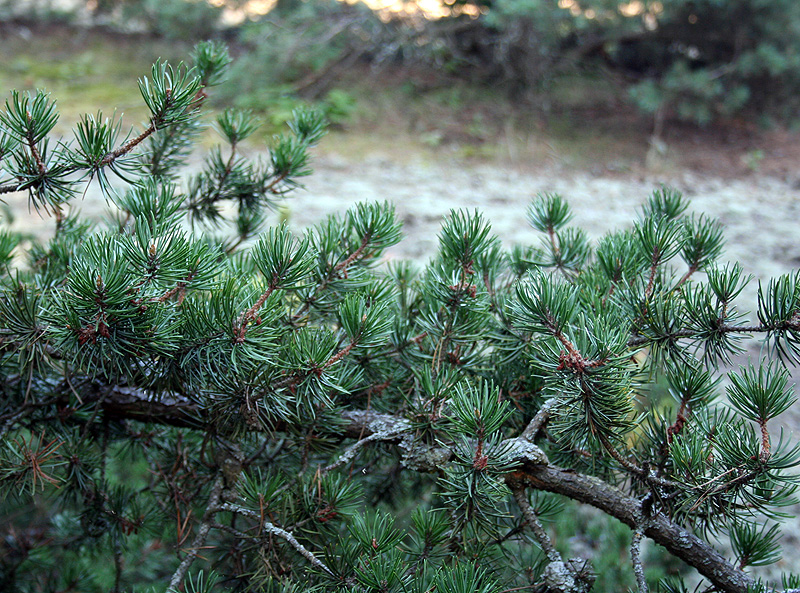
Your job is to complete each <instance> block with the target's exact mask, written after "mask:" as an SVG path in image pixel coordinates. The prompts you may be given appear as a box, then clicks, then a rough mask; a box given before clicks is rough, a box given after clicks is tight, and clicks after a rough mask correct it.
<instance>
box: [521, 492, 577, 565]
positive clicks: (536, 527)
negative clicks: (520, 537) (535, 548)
mask: <svg viewBox="0 0 800 593" xmlns="http://www.w3.org/2000/svg"><path fill="white" fill-rule="evenodd" d="M511 493H512V494H513V495H514V500H516V501H517V505H519V509H520V510H521V511H522V516H523V518H524V519H525V523H526V524H527V525H528V527H530V528H531V531H533V535H534V537H535V538H536V541H538V542H539V545H540V546H541V547H542V551H543V552H544V553H545V556H547V559H548V560H549V561H550V562H564V559H563V558H562V557H561V554H559V553H558V550H556V547H555V546H554V545H553V541H552V540H551V539H550V536H549V535H547V532H546V531H545V530H544V527H543V526H542V523H541V521H539V517H537V516H536V512H535V511H534V510H533V509H532V508H531V505H530V503H529V502H528V497H527V496H525V489H524V488H523V487H522V486H521V485H519V484H517V485H516V486H515V487H513V488H512V489H511Z"/></svg>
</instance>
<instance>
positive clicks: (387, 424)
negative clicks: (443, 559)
mask: <svg viewBox="0 0 800 593" xmlns="http://www.w3.org/2000/svg"><path fill="white" fill-rule="evenodd" d="M117 396H119V399H118V400H116V401H114V400H115V397H117ZM165 400H166V401H165ZM148 408H150V410H149V411H147V410H148ZM104 409H105V410H107V411H108V413H110V414H112V415H113V414H116V417H118V418H119V417H127V418H131V419H139V420H142V419H149V420H150V421H152V422H156V423H161V424H170V425H178V426H186V425H187V423H188V420H189V418H192V419H193V421H194V424H193V426H195V427H199V426H202V420H200V425H199V426H198V424H197V422H198V420H199V419H198V417H197V416H200V418H202V414H203V412H202V411H200V410H197V408H196V407H195V406H194V405H193V404H191V402H190V401H189V400H188V398H182V397H180V396H177V395H176V394H170V395H168V396H167V397H166V398H165V399H162V400H161V401H159V402H154V401H152V400H151V398H150V397H149V396H148V395H147V394H146V393H145V392H142V391H140V392H138V394H137V393H136V390H133V389H130V388H116V389H114V390H112V391H111V392H110V395H109V398H108V399H107V400H106V401H105V402H104ZM190 411H192V412H196V414H197V416H194V415H193V414H192V413H191V412H190ZM341 418H342V421H343V424H344V426H343V428H342V431H341V434H342V435H343V436H347V437H351V438H357V439H359V440H361V439H364V438H366V437H370V436H371V435H373V434H377V433H380V434H381V436H380V437H376V438H375V439H374V440H371V441H370V442H388V443H395V444H399V445H400V446H401V448H403V450H404V456H405V459H406V460H407V461H406V463H405V467H406V468H408V469H411V470H414V471H427V472H439V471H441V470H442V469H443V467H442V465H441V463H442V461H443V460H444V459H448V458H451V457H452V452H451V451H449V450H447V449H442V450H441V452H440V454H436V455H434V454H432V453H431V451H430V448H429V447H427V448H426V447H425V446H422V445H420V444H415V443H414V442H413V440H412V438H411V437H412V435H413V427H412V425H411V423H409V422H408V421H407V420H404V419H401V418H397V417H395V416H392V415H389V414H381V413H377V412H372V411H368V410H351V411H344V412H342V415H341ZM274 430H277V431H280V430H282V426H281V425H280V424H278V425H277V426H275V427H274ZM506 443H507V444H508V445H509V446H511V447H513V449H514V451H515V455H514V457H515V458H516V459H517V460H518V463H521V466H520V467H519V468H518V469H516V470H514V471H513V472H512V474H510V475H511V477H512V478H513V479H515V480H522V481H523V483H524V484H525V485H526V486H528V487H533V488H536V489H537V490H543V491H545V492H553V493H556V494H561V495H563V496H566V497H567V498H571V499H572V500H576V501H578V502H582V503H585V504H588V505H590V506H593V507H595V508H598V509H600V510H601V511H603V512H604V513H606V514H608V515H610V516H612V517H615V518H617V519H619V520H620V521H622V522H623V523H625V524H626V525H628V526H629V527H631V528H635V527H636V513H637V512H640V511H639V508H640V502H639V501H638V500H637V499H635V498H632V497H629V496H626V495H625V494H623V493H622V492H621V491H620V490H618V489H617V488H615V487H614V486H611V485H610V484H608V483H606V482H604V481H602V480H600V479H599V478H596V477H593V476H588V475H584V474H581V473H578V472H576V471H574V470H572V469H563V468H560V467H557V466H554V465H552V464H550V463H549V461H548V460H547V457H546V456H545V455H544V454H543V453H542V451H541V449H539V448H538V447H536V446H535V445H533V444H531V443H530V442H529V441H527V440H524V439H510V440H509V441H506ZM426 459H427V460H432V459H435V460H436V463H431V462H426V461H425V460H426ZM644 535H645V536H647V537H649V538H651V539H652V540H653V541H655V542H656V543H657V544H659V545H661V546H663V547H664V548H666V549H667V551H669V552H670V553H671V554H672V555H673V556H676V557H677V558H679V559H681V560H683V561H684V562H686V563H687V564H689V565H690V566H693V567H695V568H696V569H697V570H698V571H699V572H700V573H701V574H702V575H703V576H705V577H706V578H707V579H709V581H711V583H712V584H713V585H714V586H716V587H717V588H719V589H720V590H722V591H726V592H730V593H746V591H747V587H748V586H749V585H752V584H753V582H754V581H753V580H752V578H751V577H750V576H748V575H747V574H746V573H744V572H742V571H740V570H739V569H737V568H736V567H735V566H733V565H732V564H731V563H730V562H728V561H727V560H726V559H725V558H724V557H723V556H722V555H721V554H720V553H719V552H717V551H716V550H715V549H714V548H712V547H711V546H710V545H709V544H707V543H706V542H704V541H703V540H701V539H700V538H698V537H697V536H695V535H694V534H692V533H691V532H690V531H688V530H686V529H685V528H684V527H681V526H680V525H678V524H677V523H675V522H673V521H672V520H670V519H669V518H668V517H666V516H665V515H663V514H661V513H659V514H657V515H655V516H654V517H653V518H652V519H651V520H650V522H649V524H648V526H647V527H646V528H645V530H644Z"/></svg>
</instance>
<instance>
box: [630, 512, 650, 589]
mask: <svg viewBox="0 0 800 593" xmlns="http://www.w3.org/2000/svg"><path fill="white" fill-rule="evenodd" d="M635 521H636V525H635V526H634V528H633V536H632V537H631V563H632V564H633V573H634V574H635V575H636V585H637V586H638V587H639V593H649V591H650V589H649V588H648V586H647V580H645V578H644V565H643V564H642V558H641V551H642V549H641V548H642V538H643V537H644V527H645V521H646V519H645V517H644V514H643V513H642V511H641V509H639V510H638V511H637V512H636V513H635Z"/></svg>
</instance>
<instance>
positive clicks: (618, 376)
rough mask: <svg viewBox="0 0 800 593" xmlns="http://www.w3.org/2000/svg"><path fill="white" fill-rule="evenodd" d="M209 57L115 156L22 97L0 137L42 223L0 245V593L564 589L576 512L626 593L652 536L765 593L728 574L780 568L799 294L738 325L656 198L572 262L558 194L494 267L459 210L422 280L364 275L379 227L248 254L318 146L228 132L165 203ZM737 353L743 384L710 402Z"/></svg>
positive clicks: (401, 269)
mask: <svg viewBox="0 0 800 593" xmlns="http://www.w3.org/2000/svg"><path fill="white" fill-rule="evenodd" d="M229 61H230V60H229V58H228V54H227V51H226V50H225V49H224V48H223V47H221V46H218V45H216V44H212V43H204V44H201V45H199V46H198V47H197V48H196V50H195V52H194V55H193V65H192V66H191V67H186V66H183V65H179V66H177V67H173V66H171V65H169V64H166V63H161V62H159V63H157V64H156V65H155V66H154V67H153V70H152V73H151V75H150V76H149V77H146V78H142V80H141V81H140V84H139V86H140V89H141V93H142V97H143V99H144V101H145V103H146V104H147V106H148V107H149V109H150V112H151V115H150V119H149V121H148V122H146V124H145V125H144V128H143V131H142V132H140V133H136V132H131V133H129V134H128V135H126V136H123V134H122V132H121V130H122V122H120V121H119V120H117V119H114V118H103V116H102V115H101V114H97V115H96V116H85V117H84V118H82V119H81V120H80V121H79V122H78V123H77V125H76V126H75V131H74V138H73V139H72V140H57V139H55V138H54V137H53V135H52V130H53V128H54V126H55V124H56V122H57V119H58V112H57V111H56V108H55V105H54V102H53V100H52V99H51V98H50V97H49V96H48V95H46V94H43V93H36V94H23V93H12V94H11V96H10V98H9V99H8V100H7V102H6V106H5V110H4V111H3V112H2V114H0V159H1V160H2V167H3V178H2V179H0V193H10V192H15V191H25V192H27V193H28V195H29V197H30V204H31V207H32V208H34V209H36V210H37V211H39V212H47V213H50V214H51V215H52V216H53V217H55V220H56V230H55V236H54V237H53V238H52V239H51V240H50V241H49V242H47V243H46V244H41V245H39V244H34V245H33V246H31V247H30V248H29V249H27V251H26V248H25V245H26V243H25V240H26V239H25V238H24V237H22V236H20V235H19V234H15V233H13V232H10V231H8V230H5V231H3V232H2V234H0V260H2V263H3V265H2V269H0V272H2V293H1V295H0V372H1V373H2V383H0V389H1V390H2V400H0V435H2V442H0V489H2V495H3V502H2V503H0V513H2V517H3V521H2V527H0V529H2V532H3V533H2V535H3V539H2V543H0V546H1V547H2V554H0V583H2V584H1V585H0V589H2V590H3V591H24V592H28V591H31V592H33V591H42V592H44V591H48V592H49V591H101V590H102V591H107V590H113V591H164V590H167V589H168V590H170V591H191V592H198V593H199V592H211V591H227V590H231V591H268V592H273V591H275V592H278V591H284V592H290V591H296V592H300V591H310V592H311V591H313V592H334V591H353V592H390V591H404V592H405V591H408V592H418V593H423V592H437V593H471V592H482V593H483V592H485V593H499V592H501V591H504V592H507V591H537V592H579V591H589V590H591V589H592V586H593V583H594V582H595V578H596V577H597V575H596V573H595V571H594V568H593V567H592V564H591V562H589V559H588V558H582V557H570V556H569V552H568V547H567V546H565V544H564V542H561V541H558V540H557V539H556V538H554V531H553V528H552V525H549V524H548V523H547V521H548V520H549V518H551V517H553V516H556V517H558V516H559V515H563V514H564V513H566V512H568V511H567V510H565V506H564V505H565V504H574V502H572V501H576V502H577V503H582V504H584V505H588V506H591V507H594V508H595V509H598V510H599V512H601V513H604V514H606V515H608V516H610V517H613V518H615V519H617V520H619V521H620V522H622V523H623V524H625V525H627V526H628V527H629V528H630V536H629V543H628V545H627V547H628V552H627V554H628V555H629V558H630V566H631V567H632V571H633V575H634V576H635V587H636V590H638V591H639V592H640V593H641V592H644V591H648V590H649V587H651V586H653V583H648V579H647V578H646V575H645V568H646V563H647V562H646V559H645V558H644V557H643V554H642V549H641V546H642V542H643V541H644V540H645V539H649V540H652V541H654V542H655V543H656V544H658V545H659V546H661V547H663V548H664V549H665V550H666V552H667V553H668V554H669V555H672V556H674V557H676V558H677V559H679V560H680V561H682V562H683V563H684V564H685V565H686V566H687V567H693V568H695V569H696V570H697V571H698V572H699V574H700V575H701V576H702V578H703V579H704V580H705V582H706V584H707V585H708V587H709V588H708V589H706V590H713V591H725V592H736V593H744V592H745V591H768V590H769V591H772V590H775V587H776V586H778V585H776V584H766V583H763V582H761V581H759V580H758V579H756V578H755V577H754V576H752V574H751V573H750V572H749V569H750V567H753V566H762V565H768V564H774V563H775V562H776V561H777V560H779V558H780V556H781V550H780V541H779V539H780V536H781V526H780V522H781V519H782V518H783V517H784V516H785V513H784V511H785V508H786V506H787V505H789V504H791V503H792V502H793V501H794V498H793V494H794V491H795V488H796V473H795V472H796V467H797V466H798V463H800V448H798V446H797V445H794V444H792V443H791V442H790V441H789V438H788V437H786V436H785V435H783V434H780V435H778V436H777V438H776V435H775V431H774V426H775V418H776V417H777V416H779V415H780V414H781V413H782V412H784V411H786V410H787V409H788V408H789V407H790V406H791V405H792V404H793V403H794V401H795V398H794V395H793V394H792V391H791V389H790V387H789V382H788V379H789V375H788V372H787V370H786V367H785V364H786V363H787V362H790V361H792V362H796V361H797V359H798V357H799V356H800V276H798V275H797V274H791V275H787V276H783V277H781V278H778V279H776V280H773V281H771V282H769V283H767V284H763V285H760V286H759V291H758V302H757V303H756V312H755V316H754V317H753V319H752V320H751V317H752V316H751V315H749V314H748V313H747V312H745V310H744V309H742V308H740V305H739V303H738V301H737V297H738V296H739V294H740V293H741V292H742V290H743V288H744V287H745V285H746V284H747V283H748V282H749V281H750V279H749V278H748V277H747V276H746V275H745V272H744V271H743V270H742V269H741V267H740V266H739V265H735V264H734V265H719V264H718V263H716V262H717V259H718V258H719V256H720V254H721V252H722V247H723V237H722V228H721V226H720V225H719V224H718V223H716V222H714V221H713V220H710V219H708V218H706V217H703V216H700V217H698V216H688V215H687V214H686V211H687V207H688V204H687V202H686V200H685V199H684V198H683V197H682V196H681V195H680V194H679V193H678V192H676V191H673V190H670V189H668V188H661V189H658V190H656V191H655V192H654V193H653V194H652V195H651V196H650V198H649V199H648V200H647V202H646V204H645V205H644V207H643V209H642V211H641V213H639V215H638V218H637V219H636V220H635V222H634V223H633V226H632V228H630V229H626V230H621V231H618V232H615V233H613V234H610V235H608V236H606V237H604V238H603V239H602V240H600V241H599V242H598V243H597V244H596V245H592V244H590V242H589V241H588V240H587V238H586V236H585V235H584V234H583V233H582V232H581V231H580V230H577V229H574V228H571V227H569V226H568V224H569V221H570V218H571V212H570V209H569V207H568V205H567V203H566V202H565V201H564V200H563V199H562V198H561V197H560V196H558V195H540V196H538V197H537V198H536V199H535V200H534V201H533V203H532V204H531V206H530V209H529V211H528V219H529V221H530V223H531V225H532V226H533V227H534V228H535V229H536V230H538V231H540V232H541V234H542V242H541V244H540V245H538V246H527V247H516V248H514V249H512V250H510V251H507V250H505V249H503V247H502V246H501V244H500V241H499V239H498V238H497V237H495V236H494V235H493V234H492V233H491V228H490V225H489V223H488V222H487V220H486V219H485V218H484V217H483V216H482V215H481V214H479V213H477V212H467V211H454V212H452V213H451V214H450V216H449V217H448V218H447V219H446V220H445V221H444V223H443V225H442V230H441V233H440V235H439V249H438V253H436V254H435V255H434V256H433V257H432V259H431V260H430V261H429V262H428V264H427V265H425V266H424V267H423V268H418V267H416V266H415V265H413V264H411V263H408V262H401V263H393V264H390V265H388V266H386V265H384V264H383V263H382V255H383V254H384V252H385V250H386V249H387V248H388V247H390V246H392V245H394V244H396V243H397V242H398V241H400V239H401V228H400V224H399V222H398V220H397V218H396V216H395V213H394V210H393V208H392V206H391V205H390V204H373V203H370V204H358V205H357V206H355V207H353V208H352V209H350V210H349V211H347V212H346V213H343V214H340V215H336V216H332V217H331V218H329V219H327V220H326V221H324V222H322V223H320V224H319V225H317V226H316V227H314V228H313V229H311V230H309V231H308V232H307V233H305V234H304V235H302V236H296V235H294V234H293V233H292V232H290V230H289V229H288V228H287V226H286V225H280V226H278V227H269V226H268V220H269V219H268V213H269V211H270V209H272V208H273V207H274V206H275V205H276V203H277V200H279V199H281V198H282V197H283V196H284V195H286V194H288V193H290V192H291V190H293V189H294V188H296V187H297V186H298V185H299V183H300V181H301V180H302V177H303V176H304V175H306V174H308V173H309V152H308V151H309V149H310V148H311V147H312V146H313V145H314V144H315V143H316V142H317V141H318V140H319V139H320V138H321V136H322V135H323V134H324V131H325V129H324V123H323V122H322V120H321V118H320V117H319V115H317V114H316V113H314V112H313V111H298V112H296V113H295V115H294V118H293V120H292V121H291V122H290V123H289V132H288V133H287V134H286V135H281V136H278V137H276V138H275V139H274V142H273V144H272V146H271V149H270V152H269V158H268V159H267V160H266V161H263V162H259V161H251V160H248V159H247V158H245V157H244V156H243V155H242V154H241V153H240V145H241V143H242V142H243V141H244V140H245V139H246V138H247V137H248V136H250V135H251V134H252V133H253V132H254V130H255V126H256V122H255V120H254V119H253V117H252V116H251V115H249V114H247V113H242V112H233V111H225V112H223V113H221V114H220V115H219V116H218V117H217V119H216V128H217V130H218V131H219V133H220V135H221V137H222V139H223V140H224V144H225V147H224V148H218V149H215V150H212V151H211V152H210V154H209V156H208V158H207V161H206V164H205V167H204V168H203V170H202V172H200V173H199V174H197V175H195V176H193V177H191V178H189V179H188V180H186V181H181V180H180V172H181V168H182V165H183V164H184V163H185V160H186V158H187V156H188V154H189V152H190V149H191V147H192V143H193V141H194V140H195V139H196V138H197V136H198V133H199V132H200V131H201V129H202V126H201V123H200V115H201V112H202V109H203V107H204V103H205V100H206V97H207V94H208V93H209V92H213V87H214V86H216V85H219V84H221V83H222V82H223V79H224V72H225V69H226V67H227V65H228V63H229ZM89 183H96V184H97V185H98V186H99V187H100V188H101V189H102V191H103V192H104V193H105V195H106V198H107V199H108V200H109V202H110V203H112V204H113V205H114V206H115V208H116V211H117V212H118V214H117V215H115V216H114V217H112V218H111V219H109V220H108V221H107V223H105V224H103V225H99V226H97V227H93V226H92V225H90V224H89V223H88V222H87V221H86V220H82V219H81V218H80V217H79V216H78V215H76V214H74V211H73V207H72V204H73V202H74V201H75V199H76V198H77V197H79V196H80V195H82V193H83V191H85V188H86V186H87V184H89ZM749 337H758V338H760V339H762V340H763V343H764V346H765V347H764V350H763V351H764V353H765V358H764V360H759V361H758V362H757V363H756V364H755V365H749V366H745V367H742V368H739V369H738V370H735V371H733V372H731V373H730V374H729V382H728V383H729V385H728V387H727V388H726V389H725V390H724V393H722V390H721V389H720V387H719V383H720V377H721V374H722V372H721V371H720V368H721V367H723V366H725V365H728V364H729V363H730V361H731V357H732V356H733V355H735V354H737V353H739V352H741V350H742V348H741V346H740V343H741V340H743V339H745V338H749ZM659 388H660V389H661V390H662V391H665V392H668V394H669V396H671V398H672V399H673V400H674V401H672V403H669V402H667V401H665V397H660V396H659V395H658V393H659V391H658V389H659ZM669 396H667V399H668V398H669ZM726 397H727V403H726ZM569 508H574V507H569ZM573 527H577V526H575V525H573ZM720 539H727V540H729V541H730V550H731V552H730V553H727V554H728V555H727V556H726V555H725V554H726V553H723V552H720V551H718V550H717V549H716V547H715V546H716V543H717V542H718V541H719V540H720ZM632 584H633V583H632ZM657 586H658V587H659V589H660V590H662V591H686V590H688V589H687V588H686V586H685V585H684V584H683V583H682V582H681V581H680V579H679V578H675V579H672V580H669V581H665V582H662V583H660V584H658V585H657ZM622 587H623V585H622V584H621V585H620V589H621V588H622ZM797 587H800V577H797V576H793V575H786V576H785V578H784V580H783V582H782V583H781V584H780V588H781V589H784V590H791V589H792V588H797Z"/></svg>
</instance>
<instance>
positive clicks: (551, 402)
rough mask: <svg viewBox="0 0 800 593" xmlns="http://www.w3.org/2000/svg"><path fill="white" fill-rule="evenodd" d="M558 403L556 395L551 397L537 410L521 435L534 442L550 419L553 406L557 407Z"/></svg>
mask: <svg viewBox="0 0 800 593" xmlns="http://www.w3.org/2000/svg"><path fill="white" fill-rule="evenodd" d="M557 403H558V400H557V399H556V398H555V397H551V398H550V399H548V400H547V401H546V402H544V403H543V404H542V407H541V408H539V411H538V412H536V415H535V416H534V417H533V419H532V420H531V421H530V422H529V423H528V426H526V427H525V430H523V431H522V434H521V435H520V436H521V437H522V438H523V439H527V440H529V441H531V442H533V440H534V439H535V438H536V436H537V435H538V434H539V431H540V430H542V428H543V427H544V425H545V424H547V421H548V420H549V419H550V414H552V412H553V408H555V406H556V404H557Z"/></svg>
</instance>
